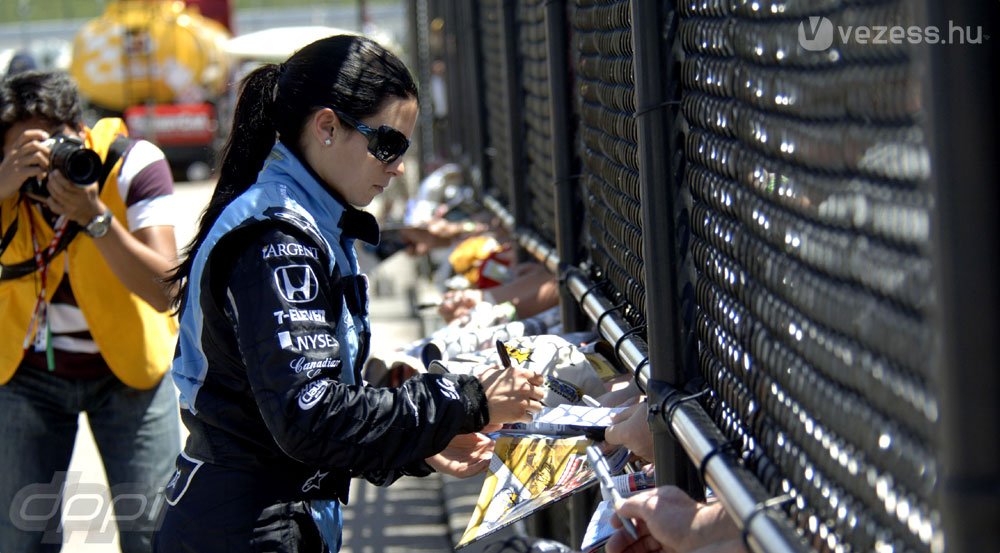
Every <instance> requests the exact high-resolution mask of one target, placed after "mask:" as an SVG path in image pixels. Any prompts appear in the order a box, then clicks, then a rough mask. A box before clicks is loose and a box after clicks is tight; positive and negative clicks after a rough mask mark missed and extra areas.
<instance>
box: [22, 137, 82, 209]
mask: <svg viewBox="0 0 1000 553" xmlns="http://www.w3.org/2000/svg"><path fill="white" fill-rule="evenodd" d="M42 144H44V145H45V146H46V147H48V148H49V152H50V153H49V171H54V170H56V169H58V170H59V172H60V173H62V174H63V176H65V177H66V178H67V179H69V180H70V182H72V183H73V184H76V185H77V186H87V185H88V184H90V183H92V182H94V181H96V180H97V178H98V177H99V176H100V175H101V156H99V155H97V152H95V151H94V150H91V149H88V148H86V147H84V145H83V141H82V140H80V139H79V138H75V137H72V136H66V135H64V134H57V135H55V136H53V137H52V138H49V139H48V140H46V141H45V142H43V143H42ZM48 181H49V179H48V177H46V178H43V179H38V178H35V177H31V178H30V179H28V180H26V181H24V184H23V185H21V191H22V192H26V193H30V194H35V195H36V196H42V197H46V198H47V197H48V196H49V187H48Z"/></svg>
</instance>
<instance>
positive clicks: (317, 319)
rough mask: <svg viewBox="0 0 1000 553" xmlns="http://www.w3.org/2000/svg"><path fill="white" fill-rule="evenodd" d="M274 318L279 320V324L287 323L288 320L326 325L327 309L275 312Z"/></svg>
mask: <svg viewBox="0 0 1000 553" xmlns="http://www.w3.org/2000/svg"><path fill="white" fill-rule="evenodd" d="M273 315H274V318H275V319H277V320H278V324H279V325H280V324H281V323H283V322H285V321H286V320H289V321H292V322H302V321H309V322H314V323H325V322H326V309H294V308H293V309H289V310H288V311H275V312H274V313H273Z"/></svg>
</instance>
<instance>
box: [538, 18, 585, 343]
mask: <svg viewBox="0 0 1000 553" xmlns="http://www.w3.org/2000/svg"><path fill="white" fill-rule="evenodd" d="M566 24H567V21H566V2H565V0H553V1H551V2H548V3H546V5H545V46H546V50H547V53H548V71H549V113H550V114H551V119H550V125H551V133H552V142H551V144H552V177H553V179H555V183H554V186H555V191H556V206H555V207H556V209H555V212H556V250H557V251H558V252H559V259H560V261H561V262H562V263H564V264H565V265H566V266H570V265H575V264H576V263H577V261H578V259H577V257H578V255H579V253H578V252H579V250H580V224H579V221H578V217H577V216H576V213H577V212H578V207H577V202H576V193H575V190H576V185H577V181H576V180H575V179H574V178H573V176H572V175H573V154H572V151H571V150H570V148H572V146H573V144H574V141H573V133H572V130H571V128H570V124H569V121H570V107H569V106H570V92H569V89H568V88H567V87H568V86H569V85H568V83H567V80H568V79H567V66H568V63H567V56H568V52H567V51H566V47H567V43H566V39H567V37H566ZM559 308H560V315H561V318H562V323H563V328H564V329H565V330H566V331H567V332H575V331H577V330H581V329H582V328H583V318H582V313H581V311H580V309H579V307H578V306H577V304H576V300H575V299H574V298H573V295H572V294H570V292H569V290H568V289H567V288H566V287H565V286H560V287H559Z"/></svg>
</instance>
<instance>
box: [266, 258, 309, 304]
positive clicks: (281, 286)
mask: <svg viewBox="0 0 1000 553" xmlns="http://www.w3.org/2000/svg"><path fill="white" fill-rule="evenodd" d="M274 284H275V286H277V288H278V293H280V294H281V297H283V298H285V301H287V302H288V303H304V302H307V301H312V300H314V299H316V294H317V293H318V292H319V281H317V280H316V274H315V273H313V270H312V267H310V266H309V265H285V266H283V267H278V268H277V269H275V270H274Z"/></svg>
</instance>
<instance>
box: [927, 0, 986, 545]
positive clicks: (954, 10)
mask: <svg viewBox="0 0 1000 553" xmlns="http://www.w3.org/2000/svg"><path fill="white" fill-rule="evenodd" d="M927 5H928V10H929V13H928V15H929V16H930V17H929V21H928V23H929V24H930V25H935V26H937V27H938V28H939V29H948V28H949V26H950V25H952V24H954V25H955V26H959V27H961V26H966V28H969V29H972V28H974V27H975V26H977V25H981V24H982V25H983V27H986V23H987V22H996V21H997V8H996V2H969V3H938V2H928V3H927ZM980 32H981V33H985V34H990V33H991V32H994V33H995V30H993V31H991V29H990V28H989V27H986V28H981V29H980ZM970 34H971V33H970ZM949 38H950V37H949ZM996 39H997V37H995V36H994V37H990V38H989V39H985V38H984V40H983V41H982V42H981V43H980V44H950V45H943V44H935V45H930V46H927V47H925V48H926V51H927V52H926V53H927V55H928V56H929V58H930V66H931V67H930V71H929V72H928V77H925V79H924V83H925V87H924V91H925V92H926V93H927V94H928V97H929V98H930V100H929V101H928V102H927V105H929V106H931V113H930V114H929V117H930V132H929V133H928V141H929V142H930V147H931V159H932V160H933V163H932V165H931V171H932V177H931V186H932V187H933V189H932V191H933V195H934V201H935V204H936V209H935V210H932V213H933V214H935V219H934V220H933V222H932V225H931V228H932V232H933V235H932V237H933V238H932V240H933V248H934V252H933V254H932V255H933V256H934V257H933V258H934V261H935V262H934V269H935V271H936V274H935V278H934V282H935V284H936V291H935V292H936V294H937V297H938V298H939V305H940V308H941V312H940V313H939V314H938V317H937V319H938V321H939V325H938V329H937V331H938V337H939V340H940V342H939V343H940V344H941V345H940V350H941V351H940V357H939V358H938V359H937V360H936V361H937V362H936V363H934V365H935V371H934V374H935V376H936V380H937V381H936V382H935V384H936V386H935V388H936V391H937V396H938V397H939V398H940V408H941V410H940V412H941V415H940V416H941V426H940V428H941V436H940V453H939V456H940V457H939V460H940V461H941V465H942V466H941V475H942V478H941V481H940V482H939V483H938V486H937V489H938V490H939V492H938V494H939V508H940V509H941V515H942V523H943V525H944V539H945V542H946V543H945V544H944V546H945V547H946V548H947V550H948V551H997V548H998V546H1000V527H998V526H997V521H998V520H1000V497H998V496H1000V464H998V463H1000V442H998V441H997V436H998V435H1000V404H998V403H997V396H998V394H1000V373H997V367H1000V359H998V356H997V336H998V334H1000V333H998V332H997V330H998V329H997V326H998V325H997V314H996V306H997V304H998V301H997V299H998V298H997V296H998V294H997V287H996V282H997V278H998V277H1000V271H998V268H997V256H996V251H997V249H998V244H997V234H996V209H997V205H998V200H1000V199H998V197H997V196H998V195H997V189H996V183H997V176H998V170H997V158H996V154H995V152H994V148H995V145H996V131H997V127H996V117H997V108H996V87H995V85H994V84H993V81H992V80H991V78H990V74H989V71H984V69H985V68H988V67H995V64H996V61H997V60H996V57H995V42H996ZM990 244H993V245H992V246H990ZM989 252H994V253H992V254H991V253H989Z"/></svg>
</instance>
